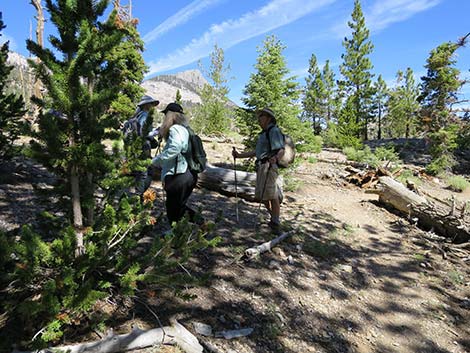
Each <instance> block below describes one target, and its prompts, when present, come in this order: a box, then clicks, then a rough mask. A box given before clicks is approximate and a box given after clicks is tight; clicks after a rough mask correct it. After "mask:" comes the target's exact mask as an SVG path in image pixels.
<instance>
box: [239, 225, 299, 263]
mask: <svg viewBox="0 0 470 353" xmlns="http://www.w3.org/2000/svg"><path fill="white" fill-rule="evenodd" d="M291 234H292V231H290V232H286V233H283V234H281V235H280V236H278V237H277V238H274V239H272V240H270V241H267V242H265V243H263V244H261V245H258V246H255V247H254V248H249V249H246V250H245V256H246V257H247V258H248V259H253V258H255V257H256V256H258V255H260V254H262V253H264V252H266V251H270V250H271V249H272V248H274V247H275V246H276V245H277V244H279V243H280V242H281V241H283V240H284V239H285V238H287V237H289V236H290V235H291Z"/></svg>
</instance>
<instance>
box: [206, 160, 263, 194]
mask: <svg viewBox="0 0 470 353" xmlns="http://www.w3.org/2000/svg"><path fill="white" fill-rule="evenodd" d="M236 181H237V188H236V190H235V173H234V171H233V169H227V168H221V167H216V166H213V165H210V164H209V165H207V167H206V170H205V171H204V172H203V173H200V174H199V177H198V182H197V185H198V187H200V188H204V189H208V190H212V191H217V192H219V193H221V194H223V195H227V196H235V193H237V196H238V197H240V198H242V199H245V200H247V201H255V185H256V173H250V172H244V171H241V170H237V171H236Z"/></svg>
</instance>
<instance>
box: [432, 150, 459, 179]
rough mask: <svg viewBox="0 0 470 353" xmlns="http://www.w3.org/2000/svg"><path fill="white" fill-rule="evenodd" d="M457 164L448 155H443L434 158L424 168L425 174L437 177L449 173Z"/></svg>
mask: <svg viewBox="0 0 470 353" xmlns="http://www.w3.org/2000/svg"><path fill="white" fill-rule="evenodd" d="M456 164H457V162H456V161H455V158H454V157H453V156H452V155H450V154H443V155H441V156H440V157H437V158H434V159H433V160H432V162H431V163H429V164H428V165H427V166H426V173H428V174H430V175H439V174H442V173H444V172H445V171H449V170H450V169H452V167H454V166H455V165H456Z"/></svg>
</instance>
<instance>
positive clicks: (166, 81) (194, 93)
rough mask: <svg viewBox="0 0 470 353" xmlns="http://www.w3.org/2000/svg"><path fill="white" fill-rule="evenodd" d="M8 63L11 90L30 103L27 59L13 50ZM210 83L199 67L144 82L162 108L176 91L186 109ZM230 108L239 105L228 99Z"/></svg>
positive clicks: (191, 105)
mask: <svg viewBox="0 0 470 353" xmlns="http://www.w3.org/2000/svg"><path fill="white" fill-rule="evenodd" d="M8 63H9V64H10V65H12V66H14V69H13V71H12V73H11V74H10V91H11V92H16V93H18V94H21V95H23V97H25V98H26V102H29V100H30V97H31V95H32V92H33V84H34V81H33V76H32V73H31V69H30V67H29V65H28V62H27V59H26V58H25V57H24V56H22V55H20V54H18V53H15V52H10V54H9V57H8ZM208 83H209V82H208V81H207V80H206V79H205V78H204V76H203V75H202V73H201V72H200V71H199V70H188V71H182V72H178V73H176V74H172V75H159V76H155V77H152V78H150V79H147V80H145V81H144V82H142V87H143V88H145V91H146V94H149V95H151V96H152V97H154V98H156V99H158V100H159V101H160V105H159V108H161V109H163V107H165V106H166V105H167V104H168V103H170V102H174V101H175V99H176V92H177V90H179V91H180V93H181V97H182V98H181V100H182V103H183V106H184V107H185V108H192V107H194V106H195V105H198V104H201V96H200V94H199V91H200V90H201V89H202V87H203V86H204V85H205V84H208ZM228 106H229V107H236V104H235V103H233V102H231V101H229V102H228Z"/></svg>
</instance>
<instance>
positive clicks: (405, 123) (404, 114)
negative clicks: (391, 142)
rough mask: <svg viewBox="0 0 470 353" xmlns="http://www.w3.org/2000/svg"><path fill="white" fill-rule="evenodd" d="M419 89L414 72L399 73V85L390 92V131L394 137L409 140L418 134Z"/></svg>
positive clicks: (408, 69) (409, 70) (408, 70)
mask: <svg viewBox="0 0 470 353" xmlns="http://www.w3.org/2000/svg"><path fill="white" fill-rule="evenodd" d="M418 95H419V88H418V85H417V84H416V83H415V79H414V75H413V70H412V69H411V68H407V69H406V73H405V74H403V72H402V71H398V73H397V85H396V87H395V88H394V89H393V90H392V91H391V92H390V100H389V103H388V106H389V126H390V127H389V130H390V132H391V133H392V136H393V137H402V136H404V137H405V138H409V137H411V136H412V135H414V134H415V133H416V128H417V123H418V120H417V114H418V111H419V107H420V106H419V103H418Z"/></svg>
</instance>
